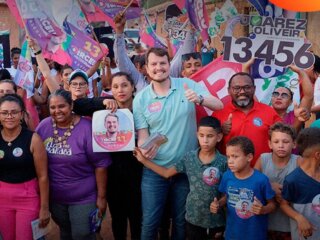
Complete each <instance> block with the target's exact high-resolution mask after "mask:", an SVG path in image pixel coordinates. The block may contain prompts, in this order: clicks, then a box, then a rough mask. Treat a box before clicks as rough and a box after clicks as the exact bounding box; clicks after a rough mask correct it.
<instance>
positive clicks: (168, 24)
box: [162, 4, 189, 52]
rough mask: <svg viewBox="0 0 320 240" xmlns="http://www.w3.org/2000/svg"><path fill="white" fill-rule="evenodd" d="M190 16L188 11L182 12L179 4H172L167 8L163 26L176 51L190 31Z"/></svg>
mask: <svg viewBox="0 0 320 240" xmlns="http://www.w3.org/2000/svg"><path fill="white" fill-rule="evenodd" d="M188 23H189V18H188V15H187V14H186V13H184V14H183V13H182V12H181V10H180V9H179V8H178V6H177V5H175V4H171V5H169V6H168V7H167V8H166V13H165V21H164V24H163V26H162V28H163V30H164V31H165V32H166V33H167V34H168V38H169V39H170V41H171V44H172V47H173V50H174V52H177V51H178V49H179V48H180V47H181V46H182V44H183V42H184V40H185V39H186V36H187V32H188V30H189V29H188V25H189V24H188Z"/></svg>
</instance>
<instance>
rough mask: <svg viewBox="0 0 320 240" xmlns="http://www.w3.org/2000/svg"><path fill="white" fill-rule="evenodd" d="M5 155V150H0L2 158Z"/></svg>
mask: <svg viewBox="0 0 320 240" xmlns="http://www.w3.org/2000/svg"><path fill="white" fill-rule="evenodd" d="M3 157H4V151H2V150H0V159H2V158H3Z"/></svg>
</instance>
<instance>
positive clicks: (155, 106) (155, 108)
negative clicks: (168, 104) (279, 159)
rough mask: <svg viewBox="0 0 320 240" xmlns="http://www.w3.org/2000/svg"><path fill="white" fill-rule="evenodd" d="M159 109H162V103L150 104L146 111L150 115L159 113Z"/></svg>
mask: <svg viewBox="0 0 320 240" xmlns="http://www.w3.org/2000/svg"><path fill="white" fill-rule="evenodd" d="M161 109H162V103H161V102H154V103H151V104H150V105H149V106H148V110H149V112H151V113H156V112H160V110H161Z"/></svg>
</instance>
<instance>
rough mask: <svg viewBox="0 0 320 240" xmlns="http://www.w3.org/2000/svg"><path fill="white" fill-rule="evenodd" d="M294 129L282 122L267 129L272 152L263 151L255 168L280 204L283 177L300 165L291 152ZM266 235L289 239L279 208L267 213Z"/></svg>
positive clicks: (271, 239)
mask: <svg viewBox="0 0 320 240" xmlns="http://www.w3.org/2000/svg"><path fill="white" fill-rule="evenodd" d="M295 140H296V131H295V130H294V128H293V127H291V126H289V125H287V124H284V123H282V122H278V123H275V124H274V125H272V126H271V128H270V130H269V147H270V149H271V150H272V153H263V154H261V156H260V158H259V159H258V160H257V162H256V165H255V169H257V170H259V171H261V172H262V173H263V174H265V175H267V177H268V178H269V180H270V183H271V186H272V189H273V190H274V191H275V192H276V201H277V203H279V204H280V202H281V200H282V197H281V191H282V186H283V181H284V178H285V177H286V176H287V175H288V174H290V173H291V172H292V171H293V170H295V169H296V168H297V166H298V165H300V162H301V157H300V156H299V155H295V154H292V150H293V148H295V145H296V144H295ZM268 220H269V224H268V230H269V231H268V236H269V239H270V240H277V239H281V240H291V234H290V220H289V217H288V216H287V215H286V214H284V213H283V211H282V210H281V209H280V208H277V210H276V211H274V212H273V213H271V214H270V215H269V219H268Z"/></svg>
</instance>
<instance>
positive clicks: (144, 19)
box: [139, 11, 166, 48]
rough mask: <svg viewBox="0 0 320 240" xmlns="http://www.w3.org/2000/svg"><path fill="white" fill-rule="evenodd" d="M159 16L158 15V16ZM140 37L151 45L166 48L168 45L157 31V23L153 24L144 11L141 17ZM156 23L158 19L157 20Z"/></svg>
mask: <svg viewBox="0 0 320 240" xmlns="http://www.w3.org/2000/svg"><path fill="white" fill-rule="evenodd" d="M156 18H157V17H156ZM140 20H141V22H140V24H141V25H140V32H139V34H140V38H141V41H142V42H143V43H144V44H146V45H147V46H149V47H158V48H165V47H166V45H165V44H164V43H163V42H162V40H161V39H160V37H158V35H157V34H156V32H155V25H151V23H150V20H149V18H148V16H147V13H146V12H144V11H143V15H142V16H141V17H140ZM155 23H156V20H155Z"/></svg>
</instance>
